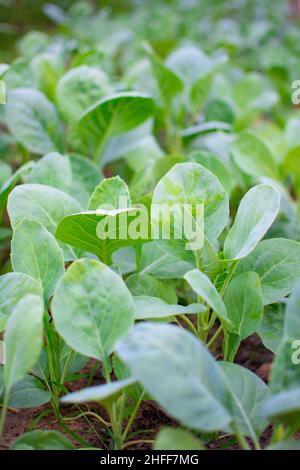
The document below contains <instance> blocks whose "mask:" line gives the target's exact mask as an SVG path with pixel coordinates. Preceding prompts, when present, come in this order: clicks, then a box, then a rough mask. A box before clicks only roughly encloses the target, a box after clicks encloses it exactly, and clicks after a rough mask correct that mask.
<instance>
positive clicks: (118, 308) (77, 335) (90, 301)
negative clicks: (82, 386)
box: [52, 259, 134, 361]
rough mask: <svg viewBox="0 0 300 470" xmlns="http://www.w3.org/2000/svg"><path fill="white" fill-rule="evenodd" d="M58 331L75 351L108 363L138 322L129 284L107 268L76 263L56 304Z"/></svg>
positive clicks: (60, 287) (90, 262) (61, 285)
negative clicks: (122, 337)
mask: <svg viewBox="0 0 300 470" xmlns="http://www.w3.org/2000/svg"><path fill="white" fill-rule="evenodd" d="M52 314H53V318H54V322H55V326H56V329H57V331H58V333H59V334H60V336H62V338H63V339H64V340H65V341H66V343H67V344H68V345H69V346H70V347H71V348H72V349H74V350H75V351H77V352H79V353H81V354H83V355H85V356H89V357H93V358H95V359H98V360H101V361H102V360H105V359H106V358H107V357H108V356H109V355H110V354H111V353H112V352H113V350H114V347H115V343H116V341H117V340H118V339H119V338H120V337H121V336H123V335H125V334H126V333H127V331H128V330H129V328H130V327H131V326H132V325H133V321H134V303H133V299H132V296H131V294H130V292H129V291H128V289H127V287H126V285H125V283H124V282H123V281H122V279H121V278H120V277H119V275H118V274H116V273H115V272H114V271H112V270H111V269H110V268H108V267H107V266H105V265H104V264H102V263H100V262H98V261H94V260H88V259H83V260H79V261H75V262H74V263H73V264H72V265H71V266H70V267H69V269H68V270H67V272H66V273H65V275H64V277H63V278H62V280H61V281H60V283H59V285H58V287H57V289H56V292H55V295H54V299H53V302H52Z"/></svg>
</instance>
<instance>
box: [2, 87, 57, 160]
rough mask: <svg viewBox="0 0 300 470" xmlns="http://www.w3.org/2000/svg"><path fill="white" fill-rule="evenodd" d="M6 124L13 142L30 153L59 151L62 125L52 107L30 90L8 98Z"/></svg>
mask: <svg viewBox="0 0 300 470" xmlns="http://www.w3.org/2000/svg"><path fill="white" fill-rule="evenodd" d="M6 122H7V125H8V127H9V130H10V132H11V133H12V135H13V136H14V138H15V139H16V140H17V141H18V142H20V144H22V145H23V146H24V147H25V148H26V149H27V150H28V151H29V152H32V153H35V154H39V155H44V154H46V153H49V152H55V151H57V150H58V151H59V150H61V148H62V140H63V134H62V130H63V129H62V124H61V122H60V119H59V116H58V113H57V111H56V109H55V107H54V105H53V104H52V103H51V102H50V101H48V99H47V98H46V96H45V95H44V94H43V93H41V92H40V91H38V90H35V89H33V88H16V89H14V90H12V91H11V92H10V93H9V94H8V99H7V105H6Z"/></svg>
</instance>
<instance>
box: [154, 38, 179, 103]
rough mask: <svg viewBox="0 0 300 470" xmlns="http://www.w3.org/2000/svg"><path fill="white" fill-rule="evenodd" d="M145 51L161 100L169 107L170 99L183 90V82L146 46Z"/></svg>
mask: <svg viewBox="0 0 300 470" xmlns="http://www.w3.org/2000/svg"><path fill="white" fill-rule="evenodd" d="M146 51H147V52H148V56H149V59H150V62H151V66H152V70H153V75H154V77H155V80H156V82H157V85H158V88H159V91H160V94H161V99H162V100H163V101H166V102H167V105H170V102H171V101H172V99H173V98H174V97H175V96H176V95H178V93H180V92H181V91H182V90H183V82H182V80H181V79H180V78H179V77H178V75H176V73H174V72H173V71H172V70H171V69H170V68H168V67H167V66H166V65H165V64H164V62H163V61H162V60H161V58H160V57H159V56H158V55H157V54H156V53H155V51H154V50H153V49H152V48H151V46H149V45H148V44H147V45H146Z"/></svg>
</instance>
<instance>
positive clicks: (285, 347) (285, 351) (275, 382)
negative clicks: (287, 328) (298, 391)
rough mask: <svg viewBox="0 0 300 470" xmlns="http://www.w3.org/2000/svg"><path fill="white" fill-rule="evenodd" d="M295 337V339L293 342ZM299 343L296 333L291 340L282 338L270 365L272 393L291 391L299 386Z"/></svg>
mask: <svg viewBox="0 0 300 470" xmlns="http://www.w3.org/2000/svg"><path fill="white" fill-rule="evenodd" d="M295 337H297V339H296V340H295ZM299 361H300V342H299V333H298V331H297V332H295V333H294V337H293V338H287V337H285V336H284V337H283V339H282V341H281V344H280V346H279V348H278V350H277V354H276V357H275V360H274V362H273V365H272V371H271V379H270V387H271V390H272V393H273V394H275V393H280V392H282V391H288V390H292V389H294V388H296V387H299V384H300V367H299Z"/></svg>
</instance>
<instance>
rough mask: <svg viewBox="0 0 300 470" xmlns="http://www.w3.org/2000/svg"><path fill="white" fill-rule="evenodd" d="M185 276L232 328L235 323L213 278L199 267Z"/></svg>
mask: <svg viewBox="0 0 300 470" xmlns="http://www.w3.org/2000/svg"><path fill="white" fill-rule="evenodd" d="M183 277H184V279H185V280H186V281H187V282H188V283H189V285H190V286H191V288H192V289H193V291H195V292H196V294H197V295H199V296H200V297H202V298H203V299H204V300H205V302H207V303H208V305H209V306H210V307H211V308H212V309H213V310H214V311H215V313H216V314H217V315H218V317H219V319H220V321H223V322H224V323H225V324H226V325H227V326H228V327H229V328H230V329H232V328H233V323H232V321H231V319H230V318H229V315H228V313H227V310H226V306H225V304H224V302H223V300H222V299H221V296H220V294H219V292H218V291H217V289H216V288H215V286H214V285H213V284H212V282H211V280H210V279H209V278H208V277H207V276H206V275H205V274H203V273H202V272H201V271H199V270H198V269H193V270H192V271H189V272H188V273H186V274H185V275H184V276H183Z"/></svg>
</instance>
